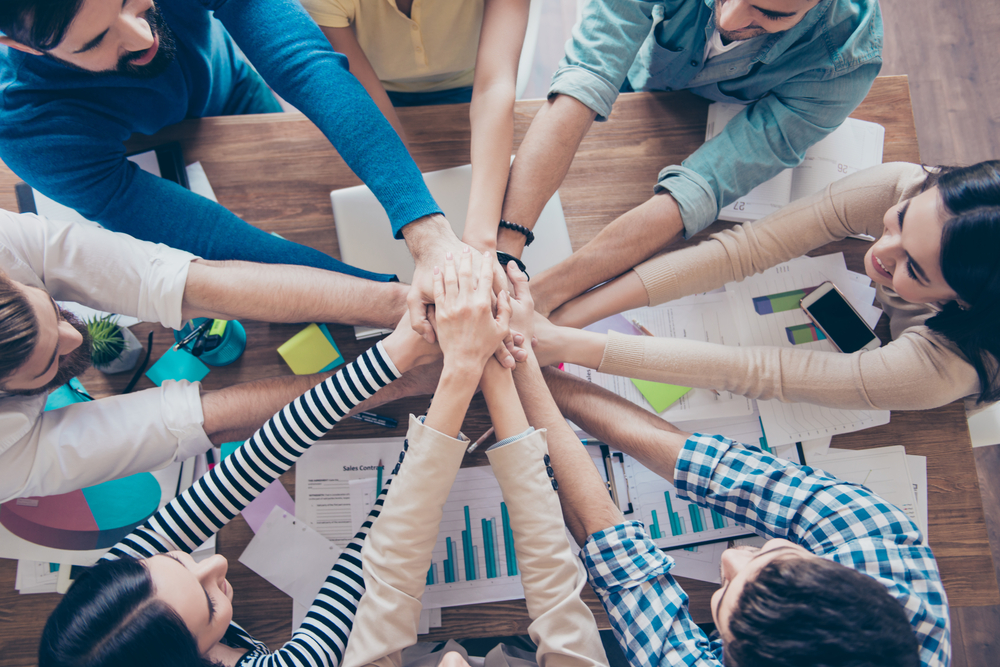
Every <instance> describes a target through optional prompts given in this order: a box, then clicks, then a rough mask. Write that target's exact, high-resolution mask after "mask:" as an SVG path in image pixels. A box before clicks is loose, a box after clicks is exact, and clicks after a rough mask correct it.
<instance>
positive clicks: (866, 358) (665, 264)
mask: <svg viewBox="0 0 1000 667" xmlns="http://www.w3.org/2000/svg"><path fill="white" fill-rule="evenodd" d="M857 234H869V235H871V236H874V237H876V238H877V239H878V240H877V241H876V242H875V243H874V244H873V245H872V246H871V248H870V249H869V250H868V252H867V254H866V255H865V271H866V273H867V274H868V277H869V278H871V279H872V280H873V281H874V282H875V284H876V290H875V293H876V298H877V300H878V303H879V305H881V307H882V310H883V311H885V313H886V315H888V316H889V326H890V332H891V334H892V338H893V340H892V341H891V342H889V343H888V344H886V345H884V346H883V347H881V348H878V349H875V350H868V351H860V352H855V353H854V354H840V353H834V352H827V351H821V350H807V349H803V348H802V347H801V346H796V347H794V348H786V347H736V346H732V345H716V344H711V343H704V342H700V341H692V340H686V339H672V338H650V337H642V336H623V335H621V334H617V333H615V332H610V333H608V334H607V335H605V334H599V333H593V332H589V331H581V330H577V329H575V328H570V327H583V326H587V325H588V324H590V323H592V322H596V321H598V320H600V319H603V318H605V317H607V316H609V315H612V314H614V313H617V312H621V311H624V310H629V309H632V308H639V307H642V306H647V305H650V306H652V305H657V304H660V303H664V302H667V301H671V300H673V299H677V298H680V297H682V296H686V295H688V294H697V293H701V292H706V291H710V290H713V289H716V288H719V287H722V286H723V285H724V284H726V283H728V282H733V281H739V280H742V279H743V278H745V277H747V276H751V275H754V274H756V273H759V272H761V271H763V270H765V269H767V268H769V267H772V266H775V265H777V264H780V263H781V262H785V261H788V260H790V259H793V258H795V257H798V256H800V255H803V254H805V253H806V252H808V251H810V250H813V249H815V248H819V247H821V246H823V245H825V244H827V243H830V242H832V241H836V240H839V239H843V238H846V237H848V236H851V235H857ZM997 247H1000V161H991V162H983V163H980V164H977V165H973V166H971V167H962V168H940V169H931V170H927V169H925V168H923V167H921V166H920V165H914V164H905V163H890V164H884V165H880V166H877V167H874V168H872V169H868V170H865V171H862V172H859V173H857V174H853V175H851V176H848V177H846V178H844V179H842V180H840V181H837V182H836V183H834V184H832V185H831V186H830V187H829V188H827V189H826V190H824V191H822V192H819V193H816V194H815V195H812V196H810V197H805V198H803V199H801V200H799V201H797V202H793V203H792V204H790V205H788V206H786V207H785V208H783V209H781V210H780V211H778V212H776V213H774V214H772V215H770V216H768V217H766V218H764V219H762V220H759V221H757V222H755V223H746V224H743V225H737V226H735V227H733V228H731V229H727V230H724V231H721V232H718V233H716V234H713V235H712V236H711V237H709V239H708V240H706V241H704V242H702V243H700V244H699V245H697V246H693V247H690V248H685V249H683V250H678V251H676V252H671V253H667V254H664V255H661V256H660V257H657V258H655V259H652V260H649V261H647V262H644V263H643V264H640V265H639V266H637V267H636V268H635V269H634V270H632V271H630V272H628V273H626V274H624V275H622V276H620V277H619V278H617V279H615V280H613V281H611V282H609V283H606V284H605V285H602V286H601V287H599V288H597V289H595V290H592V291H591V292H588V293H586V294H584V295H583V296H581V297H578V298H577V299H574V300H573V301H570V302H568V303H567V304H565V305H563V306H562V307H561V308H559V309H557V310H556V311H554V312H553V313H552V321H553V323H556V324H559V325H564V326H558V327H553V326H551V325H548V324H547V323H545V322H542V323H541V325H540V326H538V325H536V328H535V335H536V337H537V339H538V341H539V343H538V345H539V350H538V355H539V357H540V358H544V360H545V363H553V362H558V361H568V362H571V363H577V364H581V365H584V366H587V367H589V368H596V369H598V370H600V371H601V372H605V373H611V374H614V375H624V376H627V377H632V378H638V379H643V380H652V381H659V382H668V383H672V384H679V385H683V386H688V387H701V388H706V389H716V390H726V391H731V392H733V393H736V394H740V395H743V396H748V397H751V398H759V399H772V398H777V399H780V400H783V401H802V402H808V403H814V404H817V405H824V406H829V407H833V408H852V409H888V410H919V409H929V408H935V407H938V406H941V405H945V404H947V403H950V402H952V401H954V400H957V399H966V405H967V407H969V408H975V407H977V406H979V405H982V404H984V403H990V402H994V401H997V400H1000V377H998V369H997V359H998V358H1000V259H998V255H997V253H996V248H997Z"/></svg>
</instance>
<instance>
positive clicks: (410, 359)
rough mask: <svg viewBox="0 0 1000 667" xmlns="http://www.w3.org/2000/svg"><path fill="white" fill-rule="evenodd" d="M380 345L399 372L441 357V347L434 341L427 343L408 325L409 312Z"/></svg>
mask: <svg viewBox="0 0 1000 667" xmlns="http://www.w3.org/2000/svg"><path fill="white" fill-rule="evenodd" d="M382 347H383V349H385V351H386V354H388V355H389V358H390V359H392V363H393V364H394V365H395V366H396V370H398V371H399V372H400V373H405V372H406V371H408V370H410V369H411V368H416V367H417V366H423V365H424V364H429V363H431V362H433V361H436V360H437V359H440V358H441V348H440V347H438V345H437V344H436V343H428V342H427V341H426V340H425V339H424V337H423V336H421V335H420V334H418V333H417V332H416V331H414V330H413V327H412V326H410V316H409V314H404V315H403V317H402V319H400V320H399V323H398V324H397V325H396V328H395V329H394V330H393V332H392V333H391V334H389V335H388V336H387V337H386V338H385V339H384V340H383V341H382Z"/></svg>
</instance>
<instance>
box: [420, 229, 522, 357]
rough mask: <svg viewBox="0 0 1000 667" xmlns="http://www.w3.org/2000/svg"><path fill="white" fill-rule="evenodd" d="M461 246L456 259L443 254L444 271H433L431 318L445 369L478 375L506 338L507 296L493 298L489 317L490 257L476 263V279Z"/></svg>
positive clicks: (467, 252) (469, 255)
mask: <svg viewBox="0 0 1000 667" xmlns="http://www.w3.org/2000/svg"><path fill="white" fill-rule="evenodd" d="M477 254H478V253H476V252H474V251H472V249H471V248H469V247H468V246H465V247H464V249H463V251H462V253H461V255H460V259H458V260H457V263H458V266H457V267H456V266H455V264H456V258H455V257H454V256H453V255H452V254H450V253H449V254H447V255H446V257H445V259H446V261H445V264H444V269H443V270H442V269H441V268H440V267H437V266H436V267H434V312H433V315H432V316H431V318H432V322H433V326H434V329H435V332H436V334H437V339H438V344H439V345H440V346H441V349H442V351H443V352H444V361H445V366H446V367H448V366H449V365H451V366H460V367H462V366H464V367H466V368H467V369H468V370H473V369H474V371H475V372H477V373H481V372H482V369H483V366H484V364H485V363H486V360H487V359H489V357H490V356H491V355H493V353H494V352H495V351H496V348H497V346H499V345H500V344H501V342H502V341H503V339H504V338H505V337H506V336H507V335H508V333H509V331H510V329H509V321H510V302H509V297H508V296H507V292H506V291H503V292H501V293H500V296H499V297H498V298H497V315H496V317H494V316H493V308H492V305H491V302H492V284H493V266H494V262H493V261H491V260H492V258H491V257H484V258H483V259H485V260H486V261H482V262H480V268H479V272H478V275H477V273H476V272H475V271H474V269H473V255H477Z"/></svg>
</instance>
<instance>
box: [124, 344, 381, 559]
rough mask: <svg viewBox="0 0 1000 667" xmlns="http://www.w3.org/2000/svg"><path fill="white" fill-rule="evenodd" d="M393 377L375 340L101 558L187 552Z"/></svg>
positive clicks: (142, 556)
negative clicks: (365, 349)
mask: <svg viewBox="0 0 1000 667" xmlns="http://www.w3.org/2000/svg"><path fill="white" fill-rule="evenodd" d="M399 376H400V373H399V371H397V370H396V367H395V365H394V364H393V363H392V360H391V359H389V355H388V354H386V352H385V349H384V348H383V347H382V343H381V342H379V343H376V344H375V346H374V347H372V348H370V349H369V350H368V351H367V352H365V353H364V354H362V355H361V356H360V357H358V358H357V359H355V360H354V361H353V362H351V363H350V364H348V365H347V366H345V367H344V368H342V369H341V370H340V371H339V372H338V373H337V374H336V375H334V376H333V377H330V378H327V379H326V380H324V381H323V382H321V383H320V384H318V385H316V386H315V387H313V388H312V389H310V390H309V391H307V392H306V393H305V394H303V395H302V396H299V397H298V398H296V399H295V400H294V401H292V402H291V403H289V404H288V405H286V406H285V407H284V408H282V409H281V411H280V412H278V413H277V414H276V415H274V416H273V417H271V418H270V419H269V420H268V421H267V423H265V424H264V425H263V426H262V427H261V428H260V429H259V430H258V431H257V432H256V433H254V434H253V436H252V437H251V438H250V439H249V440H247V441H246V442H244V443H243V444H242V445H241V446H240V447H238V448H237V449H236V451H235V452H233V453H232V454H230V455H229V456H227V457H226V458H225V459H223V461H222V463H220V464H219V465H217V466H215V467H214V468H212V469H211V470H210V471H209V472H207V473H206V474H205V475H204V476H203V477H202V478H201V479H199V480H198V481H197V482H195V483H194V484H192V485H191V486H190V487H189V488H188V489H187V490H186V491H185V492H184V493H182V494H181V495H179V496H177V497H176V498H174V499H173V500H171V501H170V502H169V503H168V504H167V505H165V506H164V507H162V508H161V509H160V510H159V511H157V512H156V514H154V515H153V516H152V517H150V518H149V520H147V521H146V522H145V523H144V524H143V525H142V526H140V527H139V528H137V529H136V530H134V531H133V532H132V533H131V534H129V535H128V536H127V537H126V538H125V539H123V540H122V541H121V542H119V543H118V544H117V545H115V546H114V547H112V548H111V550H110V551H109V552H108V553H107V554H106V555H105V556H104V558H111V559H114V558H120V557H122V556H133V557H135V558H146V557H149V556H152V555H154V554H158V553H164V552H166V551H171V550H174V549H178V550H182V551H187V552H191V551H194V550H195V549H196V548H197V547H198V546H200V545H201V544H202V543H203V542H204V541H205V540H207V539H208V538H209V537H211V536H212V535H214V534H215V533H216V532H218V531H219V530H220V529H221V528H222V527H223V526H225V525H226V524H227V523H228V522H229V521H230V519H232V518H233V517H234V516H236V515H237V514H239V513H240V512H241V511H242V510H243V508H244V507H246V506H247V505H249V504H250V503H251V502H252V501H253V499H254V498H256V497H257V496H258V495H259V494H260V493H261V492H262V491H264V489H266V488H267V487H268V485H269V484H270V483H271V482H273V481H274V480H275V479H277V478H278V477H279V476H280V475H281V474H282V473H284V472H285V471H286V470H288V469H289V468H291V467H292V465H293V464H294V463H295V461H296V460H297V459H298V458H299V457H300V456H302V454H303V453H304V452H305V451H306V450H307V449H309V447H310V446H311V445H312V444H313V443H314V442H316V441H317V440H318V439H319V438H321V437H322V436H323V435H325V434H326V433H327V432H328V431H329V430H330V429H331V428H333V426H334V425H335V424H336V423H337V422H338V421H340V420H341V419H343V418H344V417H345V416H346V415H347V413H348V412H349V411H350V410H351V409H352V408H353V407H354V406H356V405H357V404H358V403H361V402H362V401H364V400H365V399H367V398H369V397H371V396H372V394H374V393H375V392H376V391H378V390H379V389H381V388H382V387H384V386H386V385H387V384H389V383H390V382H392V381H393V380H395V379H397V378H398V377H399Z"/></svg>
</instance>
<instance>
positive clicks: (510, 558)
mask: <svg viewBox="0 0 1000 667" xmlns="http://www.w3.org/2000/svg"><path fill="white" fill-rule="evenodd" d="M500 517H501V519H502V521H503V548H504V556H505V557H506V558H507V576H508V577H513V576H516V575H517V553H516V552H515V551H514V533H513V532H512V531H511V529H510V515H508V514H507V503H500Z"/></svg>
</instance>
